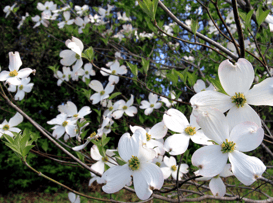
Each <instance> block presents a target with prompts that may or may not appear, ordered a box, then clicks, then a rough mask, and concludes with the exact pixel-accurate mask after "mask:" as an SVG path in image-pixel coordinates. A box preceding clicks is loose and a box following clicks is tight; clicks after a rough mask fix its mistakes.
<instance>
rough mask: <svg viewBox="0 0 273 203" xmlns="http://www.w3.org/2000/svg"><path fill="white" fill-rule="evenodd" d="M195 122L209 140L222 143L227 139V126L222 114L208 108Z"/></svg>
mask: <svg viewBox="0 0 273 203" xmlns="http://www.w3.org/2000/svg"><path fill="white" fill-rule="evenodd" d="M196 122H197V123H198V124H199V125H200V127H201V128H202V130H203V132H204V134H205V135H206V136H207V137H208V138H209V139H211V140H213V141H215V142H217V143H218V144H220V143H222V142H223V141H225V140H226V139H228V138H229V126H228V123H227V119H226V117H225V115H224V114H223V113H221V112H220V111H218V110H217V109H214V108H210V109H208V111H205V112H202V113H200V114H199V115H198V117H197V119H196Z"/></svg>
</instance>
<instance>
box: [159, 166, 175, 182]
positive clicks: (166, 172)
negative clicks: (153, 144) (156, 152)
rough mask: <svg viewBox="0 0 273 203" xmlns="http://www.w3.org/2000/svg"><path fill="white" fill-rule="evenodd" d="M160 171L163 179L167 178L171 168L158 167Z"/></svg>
mask: <svg viewBox="0 0 273 203" xmlns="http://www.w3.org/2000/svg"><path fill="white" fill-rule="evenodd" d="M160 169H161V171H162V173H163V178H164V179H167V178H169V177H170V175H171V173H172V170H171V168H170V167H162V168H160Z"/></svg>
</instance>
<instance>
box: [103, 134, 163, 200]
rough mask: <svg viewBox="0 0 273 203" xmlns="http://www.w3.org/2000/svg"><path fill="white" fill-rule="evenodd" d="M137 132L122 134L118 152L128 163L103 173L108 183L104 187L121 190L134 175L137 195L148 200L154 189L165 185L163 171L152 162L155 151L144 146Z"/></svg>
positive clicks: (110, 191) (110, 189)
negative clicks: (131, 134)
mask: <svg viewBox="0 0 273 203" xmlns="http://www.w3.org/2000/svg"><path fill="white" fill-rule="evenodd" d="M137 133H140V132H138V131H136V132H135V133H134V135H133V136H132V137H131V136H130V134H129V133H125V134H123V135H122V136H121V138H120V140H119V143H118V152H119V155H120V157H121V158H122V159H123V160H124V161H125V162H126V164H124V165H122V166H113V167H111V168H109V169H108V170H107V171H106V172H105V173H104V174H103V175H102V179H104V180H105V183H106V184H105V185H104V186H103V187H102V190H103V191H104V192H106V193H115V192H117V191H119V190H121V189H122V188H123V187H124V186H125V185H126V184H128V183H130V182H131V177H133V183H134V188H135V192H136V195H137V196H138V198H140V199H141V200H146V199H148V198H149V197H150V196H151V194H152V193H153V190H154V189H160V188H161V187H162V186H163V182H164V178H163V174H162V171H161V170H160V168H159V167H158V166H157V165H155V164H154V163H151V161H152V159H153V158H154V157H155V152H154V151H153V150H152V149H147V148H144V147H143V146H142V144H141V141H140V140H139V139H138V138H137V136H136V134H137Z"/></svg>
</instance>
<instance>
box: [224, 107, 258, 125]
mask: <svg viewBox="0 0 273 203" xmlns="http://www.w3.org/2000/svg"><path fill="white" fill-rule="evenodd" d="M227 120H228V124H229V129H230V130H231V129H232V128H234V127H235V126H236V125H238V124H239V123H242V122H245V121H251V122H254V123H256V124H257V125H258V126H259V127H261V125H262V124H261V119H260V117H259V116H258V114H257V113H256V111H254V110H253V108H252V107H250V106H249V105H248V104H245V105H244V106H243V107H239V108H238V107H236V106H234V107H232V108H231V109H230V110H229V112H228V114H227Z"/></svg>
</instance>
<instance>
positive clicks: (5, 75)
mask: <svg viewBox="0 0 273 203" xmlns="http://www.w3.org/2000/svg"><path fill="white" fill-rule="evenodd" d="M8 77H9V72H8V71H6V70H3V71H2V72H1V73H0V81H5V80H7V78H8Z"/></svg>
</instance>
